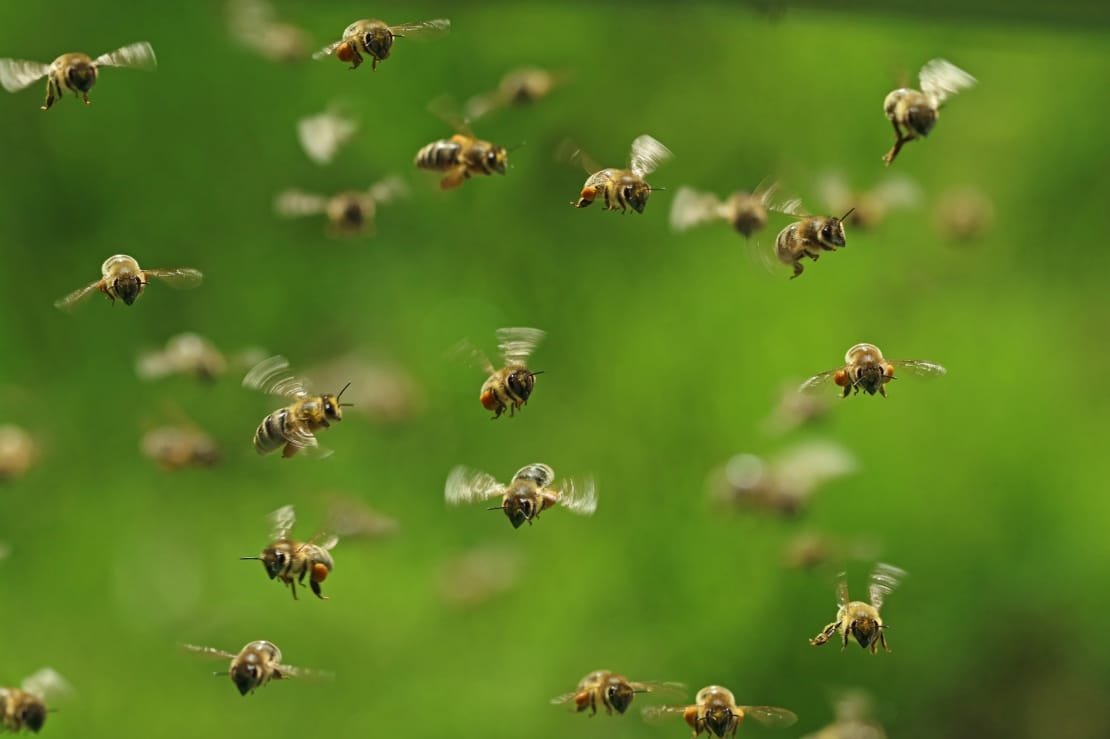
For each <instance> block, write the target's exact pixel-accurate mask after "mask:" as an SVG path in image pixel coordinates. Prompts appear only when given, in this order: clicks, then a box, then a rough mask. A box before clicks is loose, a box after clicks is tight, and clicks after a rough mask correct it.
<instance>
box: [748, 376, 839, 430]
mask: <svg viewBox="0 0 1110 739" xmlns="http://www.w3.org/2000/svg"><path fill="white" fill-rule="evenodd" d="M830 410H832V400H831V399H830V398H828V397H825V396H823V395H815V394H813V393H805V394H802V393H799V392H798V386H797V385H793V384H791V385H788V386H786V387H784V388H783V391H782V395H781V396H780V398H779V401H778V404H777V405H776V406H775V409H774V410H773V411H772V412H771V415H770V416H768V418H767V419H766V420H765V421H764V422H763V427H764V429H766V430H767V432H768V433H771V434H774V435H781V434H785V433H788V432H790V431H793V430H794V429H797V428H801V427H802V426H809V425H815V424H816V423H817V422H818V421H820V420H821V419H822V418H824V417H825V416H826V415H827V414H828V412H829V411H830Z"/></svg>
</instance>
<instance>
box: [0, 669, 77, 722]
mask: <svg viewBox="0 0 1110 739" xmlns="http://www.w3.org/2000/svg"><path fill="white" fill-rule="evenodd" d="M71 691H72V689H71V688H70V687H69V684H68V683H67V682H66V681H65V680H64V679H63V678H62V676H61V675H59V674H58V673H57V672H55V671H54V670H52V669H50V668H49V667H44V668H42V669H41V670H39V671H38V672H36V673H35V674H33V675H31V676H30V677H28V678H27V679H26V680H24V681H23V684H22V686H20V687H18V688H0V729H5V730H7V731H11V732H16V731H19V730H21V729H30V730H31V731H33V732H35V733H36V734H37V733H39V731H40V730H41V729H42V725H43V724H44V723H46V714H47V708H46V699H47V698H53V697H56V696H59V695H62V694H65V693H69V692H71Z"/></svg>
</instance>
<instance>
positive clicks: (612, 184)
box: [571, 134, 672, 213]
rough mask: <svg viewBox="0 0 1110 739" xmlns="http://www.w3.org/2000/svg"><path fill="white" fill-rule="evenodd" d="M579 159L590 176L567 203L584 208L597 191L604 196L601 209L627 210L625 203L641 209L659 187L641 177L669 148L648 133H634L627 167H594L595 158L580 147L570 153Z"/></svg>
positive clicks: (651, 169) (658, 163)
mask: <svg viewBox="0 0 1110 739" xmlns="http://www.w3.org/2000/svg"><path fill="white" fill-rule="evenodd" d="M574 156H575V157H577V158H578V159H579V161H581V163H582V166H583V168H584V169H585V170H586V172H587V173H589V174H590V176H589V177H588V178H587V179H586V183H585V184H584V185H582V192H581V193H580V194H579V197H578V201H577V202H574V203H571V205H573V206H574V207H575V208H585V207H587V206H589V205H590V203H592V202H593V201H594V200H595V199H596V198H597V196H598V194H599V193H600V194H601V196H602V197H604V198H605V210H620V212H621V213H624V212H626V211H627V209H628V208H629V207H631V208H632V210H634V211H636V212H637V213H643V212H644V206H646V205H647V201H648V198H649V197H650V196H651V192H652V190H662V189H663V188H661V187H656V188H653V187H652V186H651V185H649V184H648V183H647V182H645V181H644V178H645V177H647V176H648V175H649V174H651V173H652V172H654V171H655V169H656V168H657V167H658V166H659V165H660V164H662V163H663V162H665V161H666V160H668V159H670V158H671V156H672V154H671V150H670V149H668V148H667V147H665V146H663V145H662V144H661V143H659V142H658V141H656V140H655V139H654V138H652V137H651V136H648V135H646V134H645V135H643V136H637V137H636V139H635V140H634V141H633V142H632V150H631V152H630V153H629V155H628V160H629V165H628V169H613V168H610V169H601V170H599V169H598V166H597V164H596V163H595V162H593V161H592V160H590V159H589V157H587V156H586V155H585V154H583V153H582V151H581V150H579V151H577V152H576V153H575V155H574Z"/></svg>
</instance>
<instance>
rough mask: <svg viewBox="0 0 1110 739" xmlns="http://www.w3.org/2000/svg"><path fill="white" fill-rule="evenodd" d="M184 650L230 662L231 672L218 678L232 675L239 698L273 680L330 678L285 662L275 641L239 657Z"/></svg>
mask: <svg viewBox="0 0 1110 739" xmlns="http://www.w3.org/2000/svg"><path fill="white" fill-rule="evenodd" d="M181 646H182V647H183V648H185V649H187V650H188V651H190V652H196V653H197V654H204V655H207V656H209V657H219V658H221V659H230V660H231V666H230V667H228V670H227V672H216V673H213V674H215V675H230V676H231V682H233V683H235V687H236V688H238V689H239V695H246V694H247V693H253V692H254V691H255V690H257V689H258V688H261V687H262V686H263V685H265V684H266V683H268V682H270V681H271V680H285V679H286V678H290V677H297V678H312V677H327V676H328V674H327V673H324V672H318V671H316V670H306V669H303V668H300V667H293V666H291V665H285V664H282V663H281V650H280V649H278V648H277V645H276V644H274V643H273V642H269V641H266V640H264V639H259V640H258V641H252V642H251V643H250V644H248V645H246V646H245V647H243V648H242V649H241V650H239V653H238V654H232V653H231V652H225V651H223V650H222V649H215V648H213V647H199V646H197V645H195V644H182V645H181Z"/></svg>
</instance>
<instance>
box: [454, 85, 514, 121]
mask: <svg viewBox="0 0 1110 739" xmlns="http://www.w3.org/2000/svg"><path fill="white" fill-rule="evenodd" d="M504 104H505V96H504V95H502V94H501V91H500V90H494V91H493V92H487V93H485V94H482V95H475V96H474V97H472V98H470V99H469V100H467V101H466V103H465V104H464V105H463V113H464V114H465V115H466V118H467V120H471V121H476V120H478V119H479V118H481V117H482V116H484V115H486V114H487V113H489V112H490V111H491V110H495V109H497V108H500V107H501V106H502V105H504Z"/></svg>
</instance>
